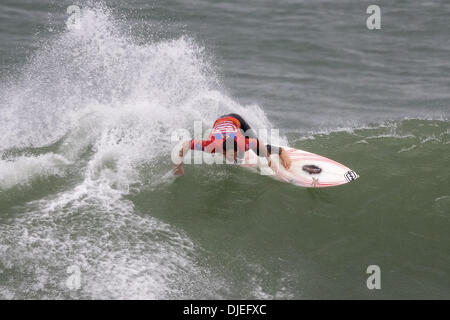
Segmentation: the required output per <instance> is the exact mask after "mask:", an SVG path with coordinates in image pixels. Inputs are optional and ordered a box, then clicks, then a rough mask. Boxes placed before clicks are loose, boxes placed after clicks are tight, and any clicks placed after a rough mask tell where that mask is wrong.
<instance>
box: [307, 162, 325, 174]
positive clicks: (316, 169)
mask: <svg viewBox="0 0 450 320" xmlns="http://www.w3.org/2000/svg"><path fill="white" fill-rule="evenodd" d="M303 170H304V171H306V172H308V173H309V174H318V173H320V172H322V169H320V168H319V167H318V166H315V165H312V164H308V165H304V166H303Z"/></svg>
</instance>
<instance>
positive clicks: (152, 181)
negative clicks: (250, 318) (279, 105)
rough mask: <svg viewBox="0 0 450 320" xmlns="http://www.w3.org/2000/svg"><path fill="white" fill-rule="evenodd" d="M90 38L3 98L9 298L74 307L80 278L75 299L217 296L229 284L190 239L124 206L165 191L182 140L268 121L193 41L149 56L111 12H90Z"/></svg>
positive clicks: (54, 44) (79, 32)
mask: <svg viewBox="0 0 450 320" xmlns="http://www.w3.org/2000/svg"><path fill="white" fill-rule="evenodd" d="M80 25H81V28H80V29H73V30H67V31H64V32H62V33H61V34H59V35H58V36H55V37H53V38H52V39H50V40H48V41H46V42H45V44H43V46H42V47H41V48H40V49H39V50H38V51H37V52H36V53H35V54H33V56H32V57H31V58H30V61H29V62H28V63H27V64H26V65H25V66H24V67H23V68H22V69H21V70H20V76H17V77H16V79H14V80H12V79H11V80H9V82H7V83H3V85H2V92H1V97H2V98H1V108H0V112H1V118H0V123H1V125H0V146H1V150H0V152H1V160H0V202H1V203H2V208H3V210H2V219H4V221H5V224H2V225H1V227H0V230H1V234H2V237H1V242H0V268H1V270H2V275H3V277H4V279H2V280H3V281H2V286H1V291H0V294H1V296H3V297H13V298H62V297H66V295H67V294H68V293H67V288H66V286H65V279H66V278H67V277H68V275H67V274H66V268H67V267H69V266H71V265H76V266H79V268H81V270H82V272H83V278H84V280H83V281H84V283H85V285H83V289H82V290H81V291H78V292H77V293H76V296H77V297H85V298H168V297H191V296H196V295H199V297H200V296H201V297H205V296H206V297H207V296H208V293H206V295H205V292H206V291H208V289H206V291H205V288H208V287H211V293H210V294H211V295H212V294H213V293H215V287H214V283H215V282H218V281H216V280H214V279H215V278H214V277H213V278H209V276H208V270H207V269H204V268H203V267H200V266H199V265H198V261H197V258H198V257H197V254H196V252H197V250H198V249H197V248H196V246H195V244H194V243H193V242H192V241H191V240H190V239H189V237H188V236H187V235H186V234H185V233H184V232H183V231H181V230H179V229H177V228H173V227H171V226H170V225H168V224H166V223H164V222H162V221H160V220H159V219H156V218H153V217H151V212H149V211H148V210H143V211H136V210H135V209H134V205H133V203H132V202H130V201H129V200H127V199H126V198H125V196H126V195H128V194H130V193H139V192H140V190H141V188H143V187H144V186H149V185H158V184H160V183H161V182H163V181H164V179H165V178H164V176H165V173H166V172H167V171H168V169H169V168H170V167H171V163H170V157H169V155H170V152H169V151H170V149H171V147H172V145H171V141H170V137H171V133H172V131H174V130H176V129H179V128H191V127H192V125H193V122H194V120H197V121H198V120H201V121H204V122H205V123H208V122H212V121H213V120H214V118H215V117H216V116H217V114H220V113H226V112H231V111H235V112H240V113H242V114H243V115H244V116H245V114H248V113H250V112H252V113H253V114H254V115H256V116H257V117H256V118H253V119H254V121H255V124H258V125H259V126H260V127H265V126H267V125H269V124H268V121H267V119H266V117H265V116H264V113H263V112H262V110H261V109H259V108H258V107H257V106H253V107H252V106H250V107H244V106H241V105H239V104H237V103H236V102H234V101H233V100H232V99H231V98H229V97H227V96H226V95H224V94H223V93H221V90H220V86H219V82H218V80H217V78H216V76H215V73H214V70H213V69H212V68H211V66H210V64H209V62H208V59H207V57H206V56H205V54H204V52H203V49H202V47H199V46H198V45H197V44H196V43H195V42H194V41H193V40H191V39H189V38H187V37H181V38H178V39H174V40H168V41H159V42H152V43H147V44H144V45H142V44H137V41H135V40H133V39H132V37H130V36H128V35H127V34H126V33H124V32H123V31H121V30H120V27H121V22H120V21H118V20H114V18H113V16H112V15H111V13H110V12H109V11H108V9H106V8H101V7H96V8H95V7H94V8H87V9H84V10H82V12H81V24H80ZM9 217H13V218H11V220H8V218H9ZM194 278H195V283H196V285H194ZM202 279H203V280H202ZM30 283H32V285H30ZM200 289H201V290H200ZM69 296H70V294H69ZM216 296H217V294H216ZM71 297H72V296H71Z"/></svg>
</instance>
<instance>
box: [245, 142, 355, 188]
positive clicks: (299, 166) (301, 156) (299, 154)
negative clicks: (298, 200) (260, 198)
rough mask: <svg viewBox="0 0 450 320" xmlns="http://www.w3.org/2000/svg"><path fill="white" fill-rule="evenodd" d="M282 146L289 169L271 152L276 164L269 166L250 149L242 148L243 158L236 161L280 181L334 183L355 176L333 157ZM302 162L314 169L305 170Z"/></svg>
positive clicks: (320, 185)
mask: <svg viewBox="0 0 450 320" xmlns="http://www.w3.org/2000/svg"><path fill="white" fill-rule="evenodd" d="M283 149H285V150H286V151H287V152H288V153H289V155H290V157H291V160H292V164H291V168H290V169H289V170H286V169H285V168H284V167H283V166H282V164H281V161H278V159H277V158H278V155H272V156H271V159H272V163H275V168H276V170H272V169H271V168H270V167H269V166H268V165H267V160H266V159H265V158H261V157H258V156H257V155H256V153H254V152H253V151H247V152H246V154H245V160H244V162H243V163H241V164H240V165H241V166H242V167H245V168H250V169H256V170H260V171H261V173H262V174H266V175H271V176H273V177H274V178H276V179H278V180H280V181H283V182H288V183H292V184H295V185H297V186H301V187H308V188H324V187H334V186H339V185H342V184H345V183H348V182H351V181H354V180H356V179H358V178H359V175H358V174H357V173H356V172H355V171H353V170H352V169H350V168H348V167H346V166H344V165H343V164H341V163H339V162H336V161H334V160H331V159H328V158H325V157H322V156H320V155H318V154H315V153H311V152H307V151H303V150H298V149H294V148H289V147H283ZM277 163H279V164H278V165H277ZM305 166H313V167H312V168H314V169H315V170H314V171H315V172H317V173H309V172H308V171H307V170H305V169H306V168H307V167H305Z"/></svg>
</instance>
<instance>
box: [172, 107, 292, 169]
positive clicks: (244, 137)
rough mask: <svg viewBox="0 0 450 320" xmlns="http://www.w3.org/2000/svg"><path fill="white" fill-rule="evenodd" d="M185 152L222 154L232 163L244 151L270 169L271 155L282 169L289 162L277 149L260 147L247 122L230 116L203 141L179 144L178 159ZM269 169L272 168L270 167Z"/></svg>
mask: <svg viewBox="0 0 450 320" xmlns="http://www.w3.org/2000/svg"><path fill="white" fill-rule="evenodd" d="M188 149H191V150H202V151H206V152H210V153H222V154H223V156H224V157H225V158H226V159H228V160H230V161H234V163H238V162H240V161H242V160H243V158H244V154H245V151H248V150H253V151H254V152H255V153H256V154H257V155H258V156H260V157H266V159H267V163H268V165H269V166H270V167H272V161H271V159H270V155H271V154H276V153H278V155H279V156H280V159H281V162H282V164H283V166H284V167H285V168H286V169H289V168H290V166H291V159H290V157H289V155H288V153H287V152H286V150H284V149H283V148H281V147H276V146H272V145H270V144H268V145H264V144H263V143H262V142H261V141H260V140H259V139H258V138H257V137H256V135H255V133H254V132H253V130H252V129H251V128H250V126H249V124H248V123H247V121H245V120H244V119H243V118H242V117H241V116H240V115H238V114H236V113H230V114H227V115H223V116H221V117H219V118H218V119H217V120H216V121H215V122H214V125H213V128H212V131H211V133H210V135H209V137H208V139H207V140H194V139H192V140H188V141H185V142H184V143H183V147H182V148H181V150H180V152H179V155H180V157H181V159H183V157H184V156H185V155H186V152H187V150H188ZM272 168H273V167H272ZM183 173H184V169H183V161H181V162H180V164H178V165H176V167H175V174H176V175H179V174H183Z"/></svg>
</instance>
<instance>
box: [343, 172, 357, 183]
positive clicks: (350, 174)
mask: <svg viewBox="0 0 450 320" xmlns="http://www.w3.org/2000/svg"><path fill="white" fill-rule="evenodd" d="M344 177H345V179H346V180H347V181H348V182H350V181H353V180H356V179H358V175H357V174H356V172H355V171H353V170H350V171H347V172H346V173H345V174H344Z"/></svg>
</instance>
